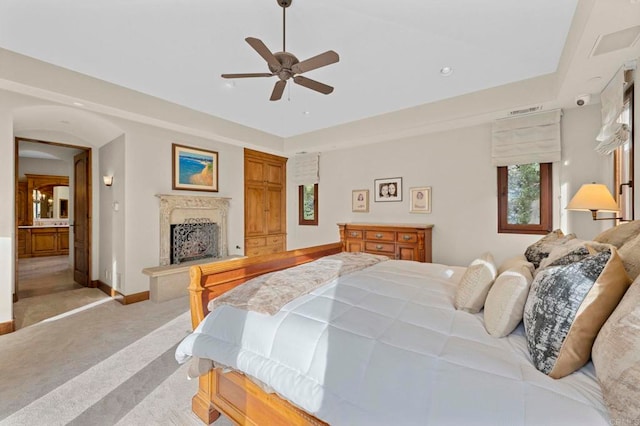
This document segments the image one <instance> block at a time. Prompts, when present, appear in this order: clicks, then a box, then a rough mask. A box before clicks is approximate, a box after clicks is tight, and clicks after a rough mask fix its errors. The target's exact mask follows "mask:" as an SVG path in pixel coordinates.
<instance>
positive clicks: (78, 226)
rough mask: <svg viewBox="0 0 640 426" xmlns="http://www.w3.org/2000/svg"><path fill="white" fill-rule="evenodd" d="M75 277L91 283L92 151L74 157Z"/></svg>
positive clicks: (78, 281) (84, 282) (77, 280)
mask: <svg viewBox="0 0 640 426" xmlns="http://www.w3.org/2000/svg"><path fill="white" fill-rule="evenodd" d="M73 181H74V186H73V196H74V202H73V279H74V280H75V282H77V283H78V284H81V285H83V286H85V287H89V286H90V285H91V266H90V265H91V256H90V248H91V239H90V236H91V196H90V195H91V151H90V150H85V151H83V152H81V153H80V154H78V155H76V156H74V157H73Z"/></svg>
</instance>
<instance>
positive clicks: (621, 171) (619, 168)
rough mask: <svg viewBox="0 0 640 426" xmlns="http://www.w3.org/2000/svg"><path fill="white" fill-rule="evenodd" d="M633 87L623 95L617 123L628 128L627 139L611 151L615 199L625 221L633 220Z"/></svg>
mask: <svg viewBox="0 0 640 426" xmlns="http://www.w3.org/2000/svg"><path fill="white" fill-rule="evenodd" d="M632 117H633V85H631V86H630V87H629V88H627V90H626V91H625V94H624V106H623V109H622V113H621V114H620V118H619V119H618V121H619V122H621V123H624V124H626V125H627V126H628V128H629V139H628V140H627V142H625V143H624V144H623V145H622V146H620V147H618V148H616V150H615V151H613V162H614V163H613V164H614V167H613V170H614V184H615V188H616V193H615V198H616V201H617V202H618V205H619V206H620V216H621V217H622V218H624V219H626V220H632V219H634V211H633V204H634V194H633V193H634V190H633V169H634V168H633V119H632Z"/></svg>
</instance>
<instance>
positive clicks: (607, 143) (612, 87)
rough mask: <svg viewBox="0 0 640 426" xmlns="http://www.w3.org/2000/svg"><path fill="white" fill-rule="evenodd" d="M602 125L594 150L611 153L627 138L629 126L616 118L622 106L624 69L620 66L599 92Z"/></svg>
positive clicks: (618, 116)
mask: <svg viewBox="0 0 640 426" xmlns="http://www.w3.org/2000/svg"><path fill="white" fill-rule="evenodd" d="M600 102H601V113H602V127H601V128H600V133H598V136H596V141H598V146H596V151H598V152H599V153H601V154H611V153H612V152H613V151H614V150H615V149H616V148H618V147H619V146H622V145H624V143H625V142H626V141H627V140H628V139H629V127H628V126H627V125H626V124H623V123H620V122H619V121H618V119H619V118H620V114H621V113H622V109H623V107H624V70H623V68H620V69H619V70H618V71H616V73H615V75H614V76H613V78H612V79H611V81H610V82H609V84H607V86H606V87H605V88H604V90H603V91H602V93H600Z"/></svg>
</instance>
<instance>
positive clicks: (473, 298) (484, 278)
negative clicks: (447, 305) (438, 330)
mask: <svg viewBox="0 0 640 426" xmlns="http://www.w3.org/2000/svg"><path fill="white" fill-rule="evenodd" d="M495 278H496V265H495V263H494V261H493V256H492V255H491V253H489V252H486V253H484V254H483V255H482V256H480V257H479V258H477V259H475V260H474V261H473V262H471V264H470V265H469V267H468V268H467V270H466V271H465V273H464V275H463V276H462V278H461V279H460V284H458V287H457V288H456V296H455V299H454V302H453V304H454V306H455V307H456V309H459V310H462V311H467V312H470V313H472V314H475V313H478V312H480V309H482V307H483V306H484V301H485V299H486V298H487V293H489V289H490V288H491V284H493V280H494V279H495Z"/></svg>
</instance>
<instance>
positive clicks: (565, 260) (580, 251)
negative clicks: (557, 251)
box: [547, 246, 592, 266]
mask: <svg viewBox="0 0 640 426" xmlns="http://www.w3.org/2000/svg"><path fill="white" fill-rule="evenodd" d="M591 254H592V253H591V252H590V251H589V249H588V248H587V247H586V246H578V247H576V248H574V249H573V250H571V251H569V252H568V253H567V254H565V255H564V256H562V257H560V258H558V259H556V260H554V261H553V262H551V263H549V265H547V266H563V265H570V264H572V263H576V262H579V261H581V260H582V259H584V258H585V257H587V256H590V255H591Z"/></svg>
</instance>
